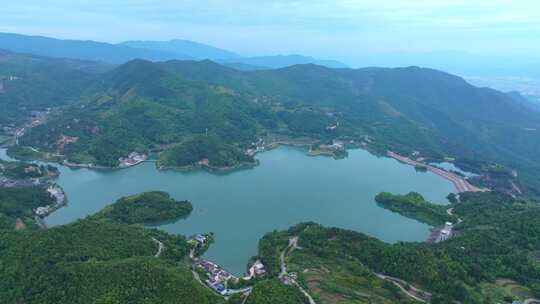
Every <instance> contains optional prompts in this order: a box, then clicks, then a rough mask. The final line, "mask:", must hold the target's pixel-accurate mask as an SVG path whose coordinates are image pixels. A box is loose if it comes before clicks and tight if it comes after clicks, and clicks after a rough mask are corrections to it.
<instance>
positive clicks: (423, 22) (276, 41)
mask: <svg viewBox="0 0 540 304" xmlns="http://www.w3.org/2000/svg"><path fill="white" fill-rule="evenodd" d="M3 2H4V3H3V4H2V8H1V9H0V31H3V32H16V33H24V34H37V35H45V36H52V37H57V38H73V39H92V40H100V41H107V42H119V41H123V40H128V39H148V40H150V39H152V40H166V39H175V38H179V39H190V40H195V41H199V42H204V43H208V44H212V45H215V46H218V47H223V48H227V49H230V50H233V51H236V52H238V53H241V54H245V55H261V54H278V53H280V54H288V53H301V54H306V55H312V56H317V57H327V58H337V59H342V60H349V61H354V59H355V57H358V56H361V54H365V53H380V52H434V51H435V52H436V51H466V52H471V53H478V54H505V55H515V54H538V53H540V39H539V37H540V1H538V0H504V1H503V0H446V1H440V0H432V1H422V0H395V1H392V0H363V1H351V0H333V1H321V0H297V1H284V0H268V1H259V0H228V1H217V0H214V1H212V0H210V1H205V0H186V1H181V0H177V1H173V0H153V1H150V0H116V1H115V0H108V1H105V0H93V1H76V0H48V1H42V0H39V1H38V0H14V1H11V0H9V1H8V0H6V1H3Z"/></svg>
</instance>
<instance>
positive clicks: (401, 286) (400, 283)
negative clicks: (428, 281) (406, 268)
mask: <svg viewBox="0 0 540 304" xmlns="http://www.w3.org/2000/svg"><path fill="white" fill-rule="evenodd" d="M374 274H375V275H376V276H377V277H379V278H380V279H383V280H386V281H390V282H392V283H394V285H396V286H397V287H398V288H399V289H401V291H403V292H404V293H405V294H406V295H407V296H409V297H411V298H413V299H415V300H417V301H419V302H422V303H428V301H429V299H426V298H421V297H419V296H417V295H416V294H414V293H422V294H425V295H426V296H427V298H431V296H432V294H431V293H429V292H427V291H424V290H422V289H418V288H416V287H414V286H412V285H410V284H408V283H407V282H405V281H403V280H401V279H398V278H394V277H391V276H387V275H384V274H381V273H376V272H374ZM404 286H410V290H412V291H413V292H414V293H412V292H410V291H409V290H407V289H405V287H404Z"/></svg>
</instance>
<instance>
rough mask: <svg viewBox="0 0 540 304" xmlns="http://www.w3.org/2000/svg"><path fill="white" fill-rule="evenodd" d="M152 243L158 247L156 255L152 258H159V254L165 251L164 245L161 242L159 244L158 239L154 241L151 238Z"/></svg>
mask: <svg viewBox="0 0 540 304" xmlns="http://www.w3.org/2000/svg"><path fill="white" fill-rule="evenodd" d="M152 241H154V243H156V244H157V245H158V251H157V252H156V254H154V257H155V258H159V256H160V255H161V253H162V252H163V250H164V249H165V245H163V243H162V242H160V241H159V240H158V239H156V238H154V237H153V238H152Z"/></svg>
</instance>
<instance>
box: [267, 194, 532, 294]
mask: <svg viewBox="0 0 540 304" xmlns="http://www.w3.org/2000/svg"><path fill="white" fill-rule="evenodd" d="M454 213H456V214H457V215H458V216H459V217H460V218H463V222H462V223H461V224H459V225H457V226H456V227H455V228H454V229H457V234H456V235H455V236H454V237H452V238H451V239H449V240H447V241H445V242H441V243H434V244H428V243H396V244H386V243H384V242H382V241H379V240H377V239H375V238H371V237H369V236H366V235H363V234H362V233H358V232H353V231H347V230H343V229H337V228H324V227H322V226H319V225H316V224H304V225H299V226H297V227H293V228H291V229H290V230H289V231H285V232H274V233H271V234H268V235H267V236H265V237H264V238H263V239H262V240H261V243H260V244H259V248H261V249H264V250H262V251H261V250H260V251H259V254H260V255H261V256H262V258H263V260H264V261H265V263H267V264H268V265H270V266H271V265H274V264H273V262H272V261H274V260H276V259H279V252H280V250H281V249H280V248H279V246H282V243H283V242H282V241H279V240H287V238H289V237H291V236H293V235H297V236H299V244H298V245H299V246H300V248H302V249H298V250H295V251H294V252H293V253H292V256H291V257H290V258H289V263H293V264H292V265H295V264H296V266H293V267H295V268H292V269H295V270H296V271H297V273H298V274H299V280H300V281H301V282H305V284H306V285H307V287H309V288H310V291H311V292H313V293H314V294H321V297H323V296H326V297H328V296H331V295H332V294H334V296H336V294H337V296H343V294H346V293H350V292H353V291H354V290H356V291H359V292H361V293H362V292H363V291H362V288H363V287H362V286H366V285H362V284H360V285H358V286H355V285H351V284H352V282H354V281H355V280H359V281H361V282H364V283H363V284H366V282H369V281H370V280H371V281H373V280H374V278H373V276H370V275H369V273H366V271H365V270H362V271H360V270H359V272H353V273H352V274H351V273H350V272H351V271H352V270H353V269H355V267H356V268H359V269H369V270H370V271H372V272H377V273H383V274H385V275H390V276H393V277H397V278H400V279H402V280H405V281H407V282H409V284H412V285H414V286H416V287H419V288H422V289H424V290H426V291H429V292H432V293H433V294H434V295H433V299H432V303H452V301H454V300H457V301H460V302H462V303H492V302H497V301H503V299H502V297H503V296H510V297H514V298H517V296H516V295H511V294H508V292H507V291H504V292H503V291H501V293H499V295H500V296H501V297H499V298H493V294H492V293H491V292H488V290H487V289H486V286H492V287H493V286H495V281H496V279H497V278H506V279H511V280H513V281H515V282H517V284H521V285H522V287H521V288H522V289H524V290H526V291H527V292H528V294H529V296H530V297H532V296H535V295H536V297H538V296H540V280H539V278H540V272H539V271H540V267H539V264H538V260H537V259H536V258H534V257H535V256H536V255H537V254H538V248H540V247H539V246H540V237H539V236H540V231H539V230H538V229H539V227H540V226H539V225H538V219H539V218H540V208H539V207H538V206H537V205H536V204H530V203H528V202H525V201H520V200H515V199H513V198H512V197H510V196H507V195H503V194H498V193H464V194H461V201H460V202H459V203H457V204H456V205H455V210H454ZM275 246H277V247H275ZM272 247H275V248H276V249H275V250H271V248H272ZM276 254H277V256H276ZM339 261H343V263H341V262H339ZM347 261H349V262H350V263H351V265H354V267H353V266H350V268H351V269H347V268H346V267H345V268H343V266H344V265H347V263H349V262H347ZM363 267H366V268H363ZM270 269H273V268H270ZM306 269H308V270H307V272H306ZM273 274H274V275H275V272H273ZM336 274H340V276H342V277H341V278H342V280H337V279H332V278H333V276H335V275H336ZM370 278H371V279H370ZM332 280H334V281H332ZM336 280H337V281H336ZM373 282H374V283H373V284H375V283H376V282H377V280H375V281H373ZM329 284H331V285H329ZM336 284H337V285H336ZM377 284H379V283H377ZM375 286H376V285H375ZM379 286H381V285H379ZM383 289H385V288H384V286H383ZM386 289H387V288H386ZM381 292H382V290H381ZM388 292H391V289H387V291H386V295H387V296H388ZM382 294H385V293H382ZM390 294H391V293H390ZM522 299H523V298H522ZM323 303H324V302H323Z"/></svg>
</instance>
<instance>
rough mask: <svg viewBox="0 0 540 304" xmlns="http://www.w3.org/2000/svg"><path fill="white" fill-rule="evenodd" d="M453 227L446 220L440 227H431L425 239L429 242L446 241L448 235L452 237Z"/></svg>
mask: <svg viewBox="0 0 540 304" xmlns="http://www.w3.org/2000/svg"><path fill="white" fill-rule="evenodd" d="M453 228H454V224H452V223H450V222H446V223H444V226H442V227H441V228H434V229H432V231H431V233H430V235H429V237H428V240H427V241H428V242H430V243H438V242H443V241H446V240H448V239H449V238H450V237H452V229H453Z"/></svg>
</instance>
